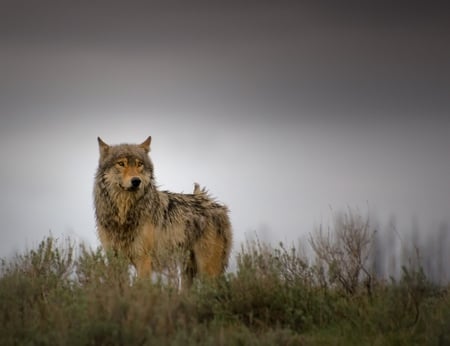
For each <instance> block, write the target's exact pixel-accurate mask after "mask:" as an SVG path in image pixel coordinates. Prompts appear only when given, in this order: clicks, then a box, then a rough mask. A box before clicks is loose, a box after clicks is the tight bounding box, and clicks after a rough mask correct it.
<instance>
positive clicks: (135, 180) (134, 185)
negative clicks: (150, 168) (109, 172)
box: [131, 177, 141, 189]
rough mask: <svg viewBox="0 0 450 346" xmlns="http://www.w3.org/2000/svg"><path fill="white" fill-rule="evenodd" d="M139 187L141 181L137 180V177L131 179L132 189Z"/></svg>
mask: <svg viewBox="0 0 450 346" xmlns="http://www.w3.org/2000/svg"><path fill="white" fill-rule="evenodd" d="M139 185H141V179H140V178H137V177H134V178H131V186H132V187H133V188H135V189H137V188H138V187H139Z"/></svg>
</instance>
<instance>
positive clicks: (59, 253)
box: [0, 237, 450, 346]
mask: <svg viewBox="0 0 450 346" xmlns="http://www.w3.org/2000/svg"><path fill="white" fill-rule="evenodd" d="M236 261H237V269H236V271H235V272H234V273H229V274H227V275H225V276H224V277H222V278H220V279H218V280H216V281H214V282H207V281H204V280H197V281H196V282H195V283H194V286H193V287H192V288H191V289H190V290H189V291H183V292H180V291H179V290H178V289H177V288H175V287H173V286H171V284H170V283H165V281H164V280H153V282H152V281H151V280H140V281H138V280H136V279H135V278H134V277H133V276H130V273H129V269H128V264H127V263H126V261H124V260H122V259H120V258H114V257H109V256H106V255H105V254H103V253H102V251H100V250H90V249H87V248H85V247H83V246H75V245H73V244H71V243H70V242H69V241H68V242H65V243H62V244H61V243H60V242H57V241H56V240H55V239H53V238H52V237H48V238H46V239H44V240H43V241H42V242H41V244H40V245H39V246H38V247H37V248H36V249H33V250H30V251H28V252H26V253H24V254H20V255H17V256H16V257H15V258H12V259H9V260H3V261H2V268H1V274H0V319H1V321H0V344H1V345H183V346H187V345H449V344H450V290H449V289H448V287H437V286H434V285H433V284H431V283H430V282H428V280H427V278H426V277H425V275H424V274H423V272H422V271H421V270H420V268H418V269H410V268H407V267H404V269H403V276H402V278H401V279H399V280H397V281H394V280H391V281H390V282H381V281H377V280H375V279H373V284H372V287H371V290H370V291H368V290H367V289H366V288H365V286H364V285H365V283H364V282H363V281H361V282H360V284H359V286H358V289H357V290H356V291H355V292H352V293H351V294H350V293H349V292H348V291H346V290H345V289H342V287H340V286H339V285H338V284H336V283H333V282H332V280H330V279H327V280H328V281H327V280H325V281H326V282H325V284H324V275H325V276H326V273H325V274H324V271H323V270H321V269H320V268H321V267H318V266H317V265H316V264H311V263H309V262H308V261H307V260H306V259H305V258H304V257H303V256H301V255H300V254H299V252H298V250H297V249H295V248H290V249H286V248H285V247H284V246H283V245H282V244H280V245H279V246H278V247H271V246H268V245H266V244H263V243H260V242H258V241H254V242H248V243H247V244H245V245H244V246H243V247H242V248H241V250H240V252H239V253H238V255H237V258H236ZM322 269H323V268H322Z"/></svg>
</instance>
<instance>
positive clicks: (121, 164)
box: [117, 161, 125, 167]
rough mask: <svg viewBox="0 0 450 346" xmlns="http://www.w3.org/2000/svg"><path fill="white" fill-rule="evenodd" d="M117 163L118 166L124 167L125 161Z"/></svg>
mask: <svg viewBox="0 0 450 346" xmlns="http://www.w3.org/2000/svg"><path fill="white" fill-rule="evenodd" d="M117 164H118V165H119V166H120V167H125V162H123V161H117Z"/></svg>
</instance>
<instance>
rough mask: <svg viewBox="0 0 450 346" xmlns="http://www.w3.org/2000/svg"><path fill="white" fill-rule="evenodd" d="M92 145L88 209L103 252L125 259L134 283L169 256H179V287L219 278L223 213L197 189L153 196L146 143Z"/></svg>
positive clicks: (225, 240) (225, 250)
mask: <svg viewBox="0 0 450 346" xmlns="http://www.w3.org/2000/svg"><path fill="white" fill-rule="evenodd" d="M98 141H99V147H100V160H99V166H98V169H97V173H96V176H95V186H94V203H95V215H96V221H97V230H98V235H99V238H100V241H101V243H102V245H103V247H104V248H105V249H106V250H108V251H113V252H115V253H120V254H123V255H125V256H127V257H128V258H129V259H130V261H131V263H132V264H133V265H134V266H135V267H136V270H137V274H138V276H139V277H147V276H150V274H151V272H152V269H156V270H160V269H161V267H163V266H164V260H165V259H168V256H175V255H174V254H175V253H182V254H183V256H181V262H182V263H181V266H182V268H183V274H184V275H183V276H184V277H183V284H184V286H189V285H190V284H191V283H192V280H193V278H194V277H195V276H197V275H205V276H209V277H215V276H218V275H220V274H222V273H223V272H224V270H225V269H226V267H227V265H228V257H229V254H230V248H231V241H232V233H231V225H230V220H229V217H228V209H227V207H226V206H224V205H222V204H219V203H217V202H216V201H215V200H214V199H212V198H211V197H210V196H209V195H208V194H207V192H206V190H205V189H200V186H199V185H198V184H196V185H195V189H194V193H192V194H181V193H172V192H168V191H159V190H158V189H157V187H156V183H155V179H154V174H153V163H152V162H151V160H150V157H149V155H148V152H149V151H150V142H151V137H149V138H148V139H147V140H146V141H145V142H143V143H142V144H139V145H133V144H121V145H114V146H110V145H107V144H106V143H104V142H103V141H102V140H101V139H100V138H98ZM119 162H122V163H119ZM122 164H123V166H122ZM136 178H138V179H139V180H140V181H141V184H140V185H139V187H138V188H135V187H133V186H132V180H133V179H136Z"/></svg>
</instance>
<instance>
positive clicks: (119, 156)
mask: <svg viewBox="0 0 450 346" xmlns="http://www.w3.org/2000/svg"><path fill="white" fill-rule="evenodd" d="M151 139H152V138H151V137H148V138H147V139H146V140H145V141H144V142H143V143H141V144H119V145H108V144H106V143H105V142H104V141H103V140H102V139H101V138H100V137H98V144H99V149H100V160H99V167H98V171H97V178H98V179H100V180H102V181H103V182H104V184H105V185H106V187H107V188H108V189H110V190H112V191H114V192H116V193H117V192H124V193H130V194H131V193H134V194H137V195H141V194H142V193H143V191H144V190H145V188H146V187H148V186H149V184H151V183H152V180H153V179H154V178H153V164H152V162H151V160H150V158H149V156H148V153H149V152H150V142H151Z"/></svg>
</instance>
